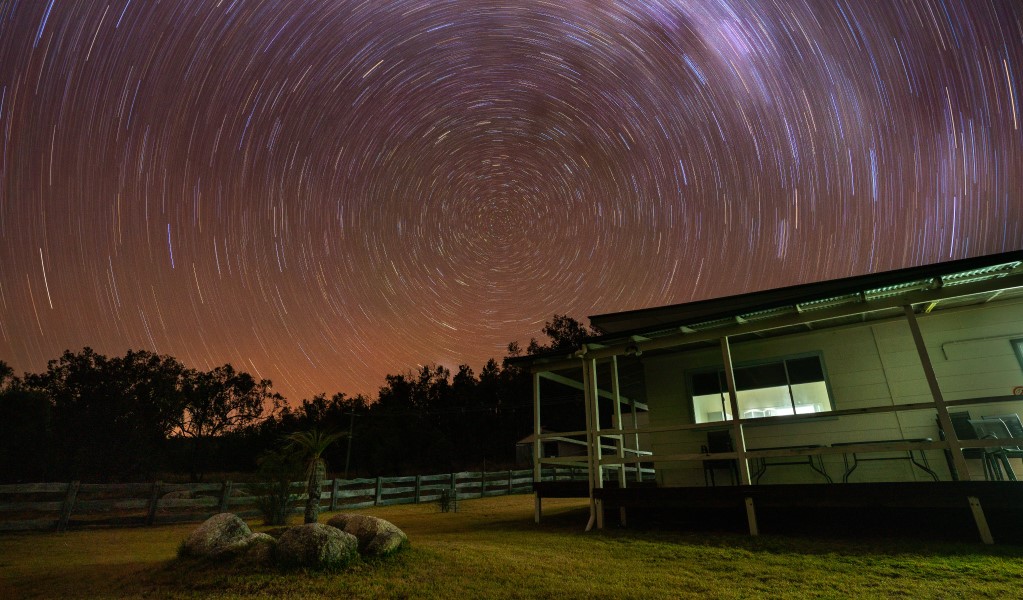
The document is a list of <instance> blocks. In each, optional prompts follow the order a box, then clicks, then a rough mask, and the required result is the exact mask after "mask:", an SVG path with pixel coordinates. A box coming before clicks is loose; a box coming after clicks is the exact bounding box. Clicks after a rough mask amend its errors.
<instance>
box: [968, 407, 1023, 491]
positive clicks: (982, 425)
mask: <svg viewBox="0 0 1023 600" xmlns="http://www.w3.org/2000/svg"><path fill="white" fill-rule="evenodd" d="M970 426H971V427H973V430H974V431H975V432H976V434H977V438H978V439H981V440H1001V439H1008V438H1011V437H1014V436H1013V434H1012V433H1010V431H1009V427H1008V425H1006V424H1005V422H1004V421H1002V420H1001V419H970ZM984 451H985V457H986V462H985V467H986V468H989V469H990V473H991V474H992V475H994V477H992V478H993V479H999V480H1000V479H1003V471H1002V469H1004V475H1008V476H1009V479H1010V480H1011V481H1016V473H1015V471H1013V470H1012V465H1010V464H1009V458H1010V457H1011V458H1023V448H1020V447H1019V446H1002V447H997V448H995V447H992V448H985V449H984ZM999 467H1001V468H999Z"/></svg>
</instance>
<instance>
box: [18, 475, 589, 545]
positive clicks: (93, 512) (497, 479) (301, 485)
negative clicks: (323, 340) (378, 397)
mask: <svg viewBox="0 0 1023 600" xmlns="http://www.w3.org/2000/svg"><path fill="white" fill-rule="evenodd" d="M579 478H582V479H585V478H586V472H585V471H584V470H580V469H575V468H569V467H556V468H545V469H543V473H542V477H541V480H542V481H564V480H569V479H579ZM258 485H259V484H253V483H232V482H231V481H224V482H218V483H164V482H161V481H156V482H152V483H114V484H103V483H80V482H78V481H72V482H69V483H17V484H7V485H0V531H27V530H57V531H63V530H66V529H78V528H86V527H130V526H143V525H164V524H169V523H182V522H197V521H204V520H206V519H208V518H209V517H210V516H212V515H214V514H216V513H220V512H233V513H236V514H238V515H240V516H242V517H254V516H259V515H260V512H259V510H258V509H257V508H256V506H257V505H256V502H257V499H258V493H259V492H258V491H257V487H258ZM292 485H293V486H294V487H295V488H296V490H303V492H302V493H299V494H296V497H297V501H296V503H297V505H298V506H299V508H301V506H302V505H304V503H305V500H306V494H305V493H304V489H305V482H293V483H292ZM321 490H322V491H321V493H320V507H321V508H322V509H323V510H332V511H333V510H342V509H346V508H363V507H367V506H389V505H392V504H418V503H422V502H434V501H437V500H438V499H439V498H440V497H441V495H442V494H443V493H444V492H445V491H448V493H449V494H450V497H451V498H453V499H457V500H464V499H470V498H481V497H485V496H502V495H507V494H528V493H530V492H532V491H533V470H532V469H524V470H520V471H490V472H486V471H484V472H480V471H469V472H461V473H445V474H442V475H411V476H407V477H376V478H368V479H328V480H325V481H324V482H323V488H321Z"/></svg>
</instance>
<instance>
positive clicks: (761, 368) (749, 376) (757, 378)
mask: <svg viewBox="0 0 1023 600" xmlns="http://www.w3.org/2000/svg"><path fill="white" fill-rule="evenodd" d="M787 383H788V382H787V381H786V380H785V367H784V366H782V364H781V362H776V363H771V364H766V365H756V366H753V367H742V368H741V369H735V389H736V390H755V389H757V388H767V387H775V386H779V385H786V384H787Z"/></svg>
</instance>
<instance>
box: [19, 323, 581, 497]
mask: <svg viewBox="0 0 1023 600" xmlns="http://www.w3.org/2000/svg"><path fill="white" fill-rule="evenodd" d="M543 332H544V334H545V335H546V336H547V337H548V338H549V342H548V343H547V344H541V343H539V342H537V341H536V340H535V339H533V340H530V343H529V345H528V347H527V352H528V353H529V354H537V353H541V352H546V351H551V350H559V351H560V350H566V351H568V350H573V349H575V348H577V347H578V345H579V343H580V342H581V340H582V339H583V338H584V337H585V336H587V335H590V333H591V332H590V331H589V330H587V329H586V327H585V326H583V325H581V324H580V323H579V322H577V321H575V320H574V319H572V318H571V317H568V316H564V315H554V318H553V320H552V321H550V322H548V323H547V324H546V325H545V327H544V328H543ZM521 353H522V352H521V349H520V348H519V347H518V344H516V343H514V342H513V343H511V344H509V345H508V355H507V356H506V357H505V359H504V361H502V362H498V361H497V360H496V359H490V360H489V361H487V363H486V364H485V365H484V366H483V368H482V369H481V370H480V372H479V374H478V375H477V374H476V373H475V372H474V371H473V370H472V369H471V368H470V367H469V366H468V365H461V366H460V367H459V368H458V371H457V372H456V373H454V375H452V374H451V372H450V371H449V370H448V369H446V368H444V367H440V366H424V367H422V368H420V369H419V370H418V371H410V372H407V373H404V374H400V375H388V376H386V378H385V383H384V385H383V386H382V387H381V388H380V390H379V392H378V394H377V397H376V398H373V399H370V398H368V397H366V396H362V395H358V396H354V397H350V396H347V395H345V394H343V393H337V394H334V395H333V396H331V397H329V398H328V397H327V396H326V395H325V394H319V395H316V396H314V397H313V398H311V399H306V400H302V401H301V403H299V404H296V405H294V406H289V405H288V404H287V403H285V401H284V398H283V397H282V396H280V395H279V394H277V393H275V392H273V391H272V384H271V382H270V381H269V380H265V379H256V378H253V377H252V376H251V375H249V374H248V373H244V372H238V371H235V370H234V368H233V367H232V366H231V365H230V364H226V365H223V366H220V367H216V368H214V369H212V370H210V371H201V370H196V369H189V368H186V367H185V366H184V365H182V364H181V363H180V362H179V361H178V360H177V359H175V358H173V357H171V356H166V355H158V354H154V353H151V352H147V351H132V350H129V351H128V352H127V353H126V354H125V355H124V356H123V357H113V358H109V357H106V356H104V355H102V354H98V353H96V352H94V351H93V350H92V349H90V348H83V349H82V350H81V351H79V352H77V353H74V352H71V351H70V350H67V351H65V352H64V354H63V355H61V356H60V357H59V358H57V359H54V360H51V361H49V363H48V364H47V367H46V370H45V371H44V372H42V373H25V374H24V375H23V376H22V377H17V376H15V374H14V373H13V371H12V370H11V369H10V368H9V367H8V365H7V364H6V363H4V362H2V361H0V411H2V412H0V415H2V418H0V464H2V465H4V467H3V468H2V469H0V479H2V480H3V481H45V480H68V479H72V478H73V479H81V480H86V481H133V480H134V481H140V480H146V479H151V478H152V477H154V476H156V474H158V473H187V474H189V475H190V476H191V478H192V479H194V480H199V479H202V477H203V476H204V474H206V473H209V472H238V471H244V472H248V471H254V470H255V469H256V467H257V461H258V459H259V458H260V457H261V456H263V455H265V454H266V453H267V452H268V451H269V450H272V449H274V448H276V447H278V446H279V445H280V442H281V440H282V439H283V438H284V436H286V435H288V434H291V433H293V432H296V431H307V430H311V429H314V428H315V429H318V430H321V431H336V432H347V433H351V436H350V438H349V439H342V440H340V441H339V442H337V443H335V444H333V445H332V446H330V448H329V449H328V450H327V452H326V454H325V455H324V458H325V459H326V461H327V464H328V465H330V470H331V471H332V472H334V473H337V474H344V473H345V472H347V474H348V476H349V477H355V476H376V475H396V474H403V473H427V472H447V471H454V470H463V469H486V468H489V469H491V470H496V469H499V468H511V467H512V466H513V463H514V459H515V442H516V441H517V440H518V439H520V438H522V437H524V436H526V435H528V434H529V433H530V432H531V431H532V428H533V424H532V415H533V412H532V390H531V379H530V376H529V373H528V372H525V371H524V370H522V369H521V368H519V367H517V366H514V364H509V363H508V362H507V361H508V359H510V358H514V357H516V356H519V355H520V354H521ZM513 363H514V361H513ZM576 396H578V397H576ZM579 403H581V395H573V394H568V395H567V396H564V397H563V398H562V399H561V401H560V402H559V401H558V399H557V398H555V401H554V402H553V403H551V408H549V409H548V410H547V411H546V412H545V413H544V417H545V420H544V423H545V426H546V425H548V423H551V424H555V425H560V426H555V427H554V428H555V429H562V428H564V427H566V426H568V427H569V428H571V426H569V423H570V422H571V421H572V419H574V418H575V417H576V416H577V415H579V414H581V409H580V408H579V406H581V404H579ZM546 404H547V402H545V405H546ZM576 405H579V406H576ZM576 428H581V427H576Z"/></svg>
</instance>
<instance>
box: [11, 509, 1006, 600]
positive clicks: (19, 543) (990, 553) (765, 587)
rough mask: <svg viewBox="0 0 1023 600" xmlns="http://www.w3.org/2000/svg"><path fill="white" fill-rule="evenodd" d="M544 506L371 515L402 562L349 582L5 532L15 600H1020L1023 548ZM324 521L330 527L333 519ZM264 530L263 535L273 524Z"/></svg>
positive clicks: (165, 550) (110, 535) (359, 568)
mask: <svg viewBox="0 0 1023 600" xmlns="http://www.w3.org/2000/svg"><path fill="white" fill-rule="evenodd" d="M532 508H533V502H532V496H503V497H495V498H487V499H481V500H468V501H463V502H460V503H459V512H457V513H455V512H449V513H442V512H438V510H437V508H436V506H434V505H432V504H431V505H405V506H394V507H385V508H376V509H367V510H366V511H365V512H366V513H368V514H372V515H375V516H379V517H383V518H385V519H388V520H390V521H392V522H394V523H395V524H396V525H398V526H399V527H401V528H402V529H403V530H404V531H405V532H406V533H407V534H408V536H409V540H410V544H409V547H407V548H406V549H405V550H403V551H402V552H400V553H399V554H397V555H396V556H393V557H390V558H386V559H380V560H375V561H369V562H364V563H361V564H358V565H356V566H354V567H352V568H350V569H346V570H344V571H341V572H335V573H317V572H305V571H293V572H279V571H276V570H258V569H255V568H251V567H247V566H245V565H241V564H232V565H216V564H210V563H208V562H203V561H195V560H179V559H176V558H175V556H176V552H177V548H178V546H179V544H180V543H181V540H182V539H184V537H185V536H186V535H188V533H189V532H190V531H191V530H192V529H193V528H194V527H195V525H194V524H193V525H180V526H165V527H153V528H138V529H98V530H87V531H71V532H66V533H59V534H58V533H30V534H7V535H2V536H0V597H2V598H32V597H39V598H81V597H87V598H133V597H158V598H164V597H170V598H209V597H216V598H235V597H249V596H273V597H281V598H308V597H316V596H322V597H331V598H381V597H384V598H390V597H414V598H444V599H450V598H483V597H487V598H494V597H499V598H849V597H860V598H879V597H884V598H893V597H906V598H924V597H926V598H971V599H972V598H1010V597H1017V596H1018V595H1019V593H1020V592H1019V590H1020V587H1021V585H1023V561H1021V560H1020V559H1021V558H1023V548H1021V547H1018V546H993V547H987V546H982V545H980V544H951V543H939V542H920V541H913V540H869V539H868V540H864V539H857V540H835V539H810V538H800V537H787V536H762V537H759V538H751V537H748V536H745V535H735V534H714V533H699V534H696V533H685V532H668V531H650V530H633V529H609V530H605V531H603V532H590V533H584V532H583V531H582V528H583V526H584V524H585V522H586V512H585V501H580V500H545V502H544V514H545V519H544V523H543V524H541V525H535V524H534V523H533V521H532ZM329 516H330V515H329V514H328V515H323V516H321V520H322V521H323V522H325V521H326V519H328V518H329ZM255 523H256V521H255V520H254V521H253V522H252V523H251V524H252V525H253V528H254V530H256V531H261V530H265V529H267V528H265V527H261V526H258V525H255Z"/></svg>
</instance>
